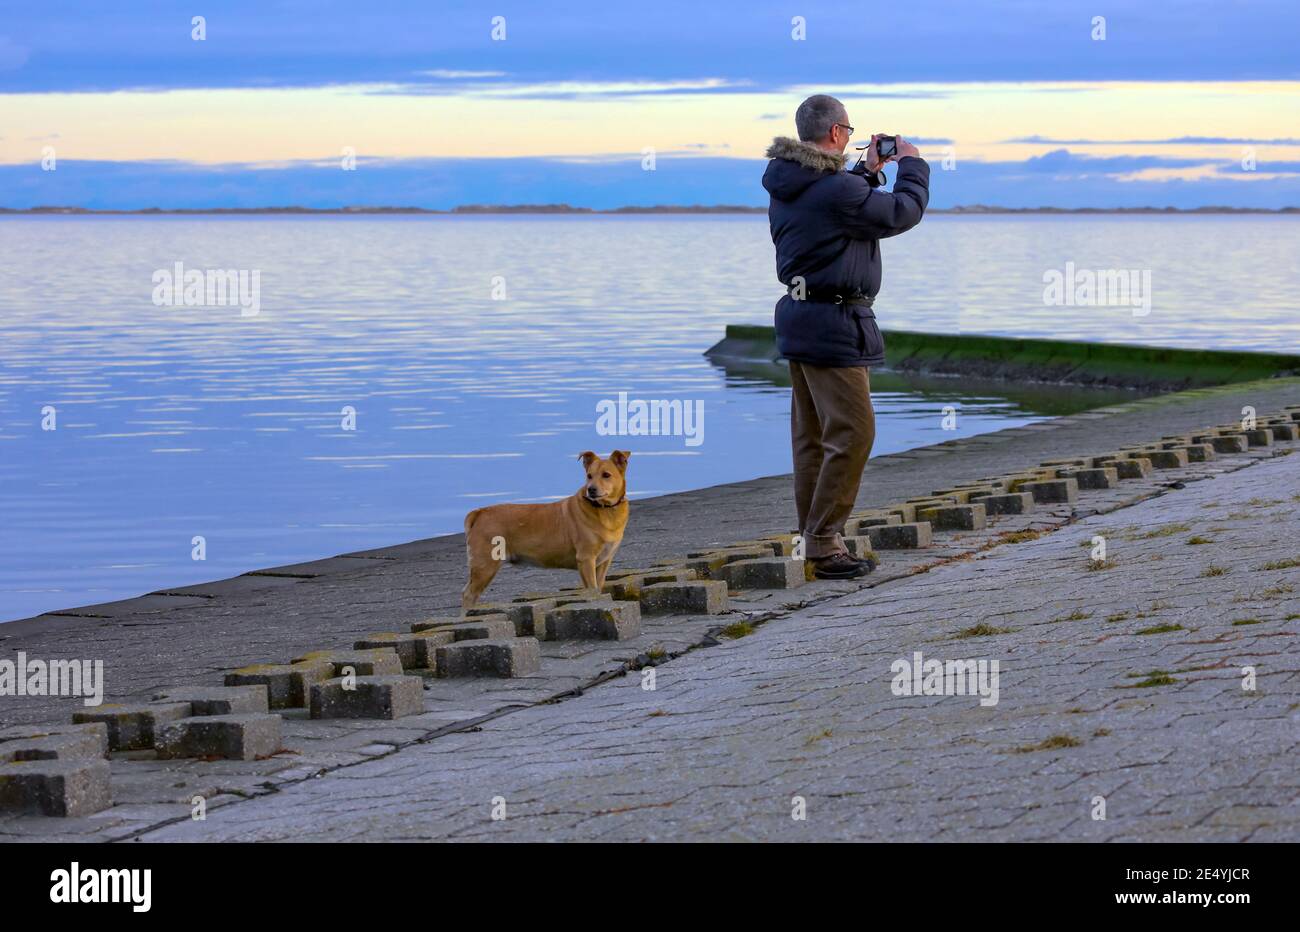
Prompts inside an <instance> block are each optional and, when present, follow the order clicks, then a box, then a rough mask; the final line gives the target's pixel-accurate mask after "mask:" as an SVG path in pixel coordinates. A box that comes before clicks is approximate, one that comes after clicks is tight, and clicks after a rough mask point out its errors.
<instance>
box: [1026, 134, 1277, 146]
mask: <svg viewBox="0 0 1300 932" xmlns="http://www.w3.org/2000/svg"><path fill="white" fill-rule="evenodd" d="M1002 141H1003V142H1007V143H1040V144H1045V145H1056V146H1206V145H1248V146H1300V138H1295V137H1290V136H1287V137H1282V138H1278V139H1244V138H1241V137H1235V136H1178V137H1176V138H1174V139H1052V138H1048V137H1046V136H1017V137H1015V138H1013V139H1004V140H1002Z"/></svg>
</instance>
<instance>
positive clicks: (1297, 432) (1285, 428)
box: [1268, 424, 1300, 441]
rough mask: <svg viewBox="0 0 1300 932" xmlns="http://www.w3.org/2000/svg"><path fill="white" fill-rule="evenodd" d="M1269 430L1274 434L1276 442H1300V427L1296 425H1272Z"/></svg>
mask: <svg viewBox="0 0 1300 932" xmlns="http://www.w3.org/2000/svg"><path fill="white" fill-rule="evenodd" d="M1268 429H1269V430H1271V431H1272V432H1273V439H1274V440H1275V441H1277V440H1300V427H1297V426H1296V425H1295V424H1270V425H1269V426H1268Z"/></svg>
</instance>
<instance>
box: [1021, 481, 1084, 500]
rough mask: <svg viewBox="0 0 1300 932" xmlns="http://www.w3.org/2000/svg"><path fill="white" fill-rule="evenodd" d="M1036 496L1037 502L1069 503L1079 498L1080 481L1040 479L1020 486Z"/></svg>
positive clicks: (1022, 489)
mask: <svg viewBox="0 0 1300 932" xmlns="http://www.w3.org/2000/svg"><path fill="white" fill-rule="evenodd" d="M1020 490H1021V491H1024V492H1028V493H1029V494H1030V495H1032V496H1033V497H1034V502H1035V503H1037V504H1044V503H1048V504H1056V503H1063V504H1069V503H1071V502H1075V501H1078V500H1079V483H1078V482H1076V481H1074V480H1073V479H1040V480H1039V481H1037V482H1026V483H1025V484H1024V485H1023V486H1021V488H1020Z"/></svg>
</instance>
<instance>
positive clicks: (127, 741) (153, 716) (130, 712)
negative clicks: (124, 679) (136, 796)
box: [72, 702, 190, 751]
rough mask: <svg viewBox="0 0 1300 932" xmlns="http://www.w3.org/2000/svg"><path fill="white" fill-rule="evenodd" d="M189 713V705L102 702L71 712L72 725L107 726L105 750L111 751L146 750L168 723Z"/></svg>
mask: <svg viewBox="0 0 1300 932" xmlns="http://www.w3.org/2000/svg"><path fill="white" fill-rule="evenodd" d="M189 714H190V704H189V703H188V702H155V703H150V704H148V705H115V704H112V703H105V704H104V705H101V706H99V707H98V708H94V709H82V710H81V711H79V712H73V713H72V721H73V723H74V724H82V723H84V722H103V723H104V724H105V725H106V726H108V747H109V750H113V751H147V750H150V749H152V748H153V747H154V745H155V744H156V743H157V740H158V733H159V732H160V731H161V730H162V727H163V726H164V725H166V724H167V723H168V722H174V721H176V720H177V719H179V718H185V717H186V716H187V715H189Z"/></svg>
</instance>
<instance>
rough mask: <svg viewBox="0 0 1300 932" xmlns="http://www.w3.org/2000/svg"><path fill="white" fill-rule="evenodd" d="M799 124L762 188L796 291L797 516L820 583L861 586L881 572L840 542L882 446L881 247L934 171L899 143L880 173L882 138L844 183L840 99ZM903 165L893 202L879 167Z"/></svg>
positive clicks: (779, 321)
mask: <svg viewBox="0 0 1300 932" xmlns="http://www.w3.org/2000/svg"><path fill="white" fill-rule="evenodd" d="M794 119H795V127H796V129H797V130H798V132H799V139H798V140H795V139H789V138H786V137H778V138H777V139H776V140H775V141H773V143H772V146H771V148H769V149H768V150H767V156H768V158H770V159H771V161H770V162H769V163H768V166H767V171H766V172H765V173H764V175H763V187H764V188H766V189H767V191H768V193H769V194H770V195H771V196H772V200H771V205H770V206H769V207H768V219H769V222H770V224H771V228H772V242H773V243H774V244H775V245H776V272H777V277H778V278H779V279H780V280H781V282H782V284H784V285H785V286H786V288H787V293H786V295H785V296H784V297H783V298H781V300H780V301H778V302H777V305H776V344H777V349H778V351H779V352H780V353H781V355H782V356H783V357H785V359H787V360H788V361H789V363H790V380H791V383H792V385H793V388H794V391H793V395H792V397H791V402H790V434H791V440H792V445H793V448H794V494H795V508H796V510H797V511H798V514H799V531H800V533H801V534H802V535H803V537H804V542H805V555H806V556H807V558H808V559H809V560H811V561H812V563H813V569H814V572H815V573H816V575H817V576H818V577H820V578H822V579H852V578H855V577H858V576H864V575H866V574H867V573H869V572H871V570H872V569H873V568H874V567H875V563H874V561H872V560H855V559H854V558H853V557H851V556H850V555H849V553H848V551H847V550H846V548H845V546H844V538H843V536H842V535H843V532H844V522H845V521H846V520H847V518H848V516H849V512H850V511H852V510H853V505H854V502H855V501H856V500H857V497H858V485H859V483H860V482H861V481H862V470H863V468H864V467H865V466H866V464H867V457H868V456H869V455H870V454H871V445H872V443H873V442H874V441H875V438H876V417H875V412H874V411H873V410H872V408H871V386H870V382H869V380H868V372H869V369H870V367H871V366H877V365H880V364H881V363H882V362H884V359H885V342H884V339H883V338H882V337H881V334H880V329H879V328H878V327H877V326H876V320H875V314H874V312H873V311H872V309H871V304H872V301H873V299H874V298H875V296H876V293H877V292H878V291H879V290H880V240H882V239H884V238H885V237H886V236H896V235H898V234H899V233H902V232H904V231H906V230H910V229H911V228H912V227H914V226H916V225H917V224H918V223H920V222H921V216H922V215H923V214H924V213H925V207H926V204H927V203H929V199H930V193H929V183H930V166H929V165H927V164H926V163H925V160H924V159H922V158H921V157H920V155H919V154H918V153H917V150H916V146H914V145H912V144H911V143H909V142H907V141H906V140H904V139H903V138H902V137H898V139H897V153H896V154H895V155H894V156H891V157H890V158H887V159H884V160H883V161H882V160H881V159H880V157H879V153H878V151H877V142H878V138H879V134H877V135H873V136H872V137H871V146H870V148H869V149H868V150H867V154H866V156H865V158H864V159H863V160H862V161H863V163H864V167H865V171H864V172H863V171H852V172H846V171H844V161H845V158H844V148H845V146H847V145H848V142H849V137H850V136H851V135H853V127H852V126H851V125H849V115H848V111H846V110H845V109H844V105H843V104H842V103H840V102H839V101H838V100H836V99H835V98H834V97H829V96H827V95H825V94H817V95H815V96H813V97H809V98H808V99H807V100H805V101H804V102H803V103H802V104H800V105H799V109H798V111H797V112H796V113H795V118H794ZM894 160H897V161H898V178H897V179H896V180H895V182H894V192H893V193H892V194H890V193H888V192H886V191H882V190H880V185H881V184H883V183H884V173H883V172H882V171H880V167H881V165H882V164H883V162H885V161H894Z"/></svg>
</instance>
